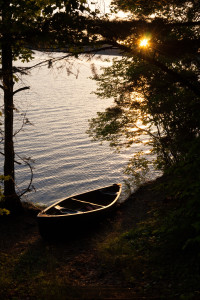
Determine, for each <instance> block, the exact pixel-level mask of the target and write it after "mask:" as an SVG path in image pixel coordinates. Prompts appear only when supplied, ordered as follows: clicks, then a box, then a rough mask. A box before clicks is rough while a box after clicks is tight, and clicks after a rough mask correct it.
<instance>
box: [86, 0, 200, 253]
mask: <svg viewBox="0 0 200 300" xmlns="http://www.w3.org/2000/svg"><path fill="white" fill-rule="evenodd" d="M113 5H114V7H115V9H122V10H123V11H125V12H129V13H130V15H129V18H130V19H131V20H132V22H133V24H136V23H135V21H134V20H135V19H138V20H139V21H141V23H140V26H139V23H138V27H136V25H133V30H132V31H131V30H130V31H129V32H127V34H124V35H123V38H121V40H120V39H119V38H118V39H117V40H116V44H117V45H118V47H119V48H120V49H121V50H123V51H124V55H123V56H122V57H121V58H120V59H115V60H113V63H112V65H111V66H110V67H107V68H104V69H103V73H102V74H101V75H97V74H95V76H94V79H95V80H96V81H97V84H98V89H97V91H96V94H97V95H98V96H99V97H100V98H110V97H112V98H113V99H114V104H113V106H112V107H110V108H107V109H106V111H105V112H101V113H98V115H97V117H96V118H93V119H92V120H91V121H90V128H89V133H90V135H91V136H93V138H94V139H99V140H101V141H103V140H107V141H109V142H110V145H111V146H117V147H123V146H131V145H134V144H135V143H141V145H142V143H143V144H145V145H147V147H148V150H149V151H150V153H151V154H152V157H151V159H150V156H149V159H148V160H145V157H143V159H142V157H141V155H135V157H134V159H133V167H132V169H131V166H130V165H129V166H128V169H127V171H128V174H129V175H130V174H131V175H133V180H135V182H137V181H138V178H139V176H140V174H139V175H138V174H137V170H139V171H140V172H141V169H142V168H143V170H144V172H145V173H146V172H147V171H148V168H149V169H150V167H151V165H152V164H154V166H155V168H157V169H159V170H161V171H162V172H163V173H164V174H165V175H167V176H168V177H169V180H168V183H167V184H165V185H163V186H162V188H163V189H165V190H167V193H168V194H169V195H170V197H171V198H172V199H173V200H174V201H175V202H177V203H180V207H177V208H176V210H175V211H173V212H171V213H169V217H168V222H166V223H163V232H165V233H167V232H170V234H171V236H173V237H175V236H176V237H177V240H178V241H180V243H181V244H182V247H183V248H184V247H186V248H187V247H189V246H191V245H196V244H197V245H199V242H200V215H199V208H200V207H199V206H200V201H199V199H200V198H199V195H200V160H199V149H200V138H199V137H200V82H199V78H200V68H199V47H200V39H199V38H200V36H199V25H200V23H199V18H198V12H199V1H189V2H188V1H184V0H183V1H182V0H181V1H180V0H177V1H176V0H175V1H168V2H167V1H165V0H163V1H156V0H155V1H146V2H145V3H144V1H132V0H127V1H121V0H117V1H113ZM142 20H145V21H146V23H145V22H143V23H142ZM139 21H138V22H139ZM134 26H135V27H134ZM125 29H126V28H125ZM117 36H119V35H118V34H117ZM121 36H122V35H121ZM142 38H145V39H146V41H147V44H146V46H143V47H141V46H140V42H141V39H142ZM133 149H134V148H133ZM144 153H145V151H144ZM137 158H138V161H137ZM145 173H144V174H145ZM145 176H146V174H145ZM132 182H133V181H132ZM179 201H180V202H179ZM177 220H178V222H177ZM184 233H186V234H185V238H183V239H182V238H181V237H182V236H183V235H184ZM174 241H175V239H174Z"/></svg>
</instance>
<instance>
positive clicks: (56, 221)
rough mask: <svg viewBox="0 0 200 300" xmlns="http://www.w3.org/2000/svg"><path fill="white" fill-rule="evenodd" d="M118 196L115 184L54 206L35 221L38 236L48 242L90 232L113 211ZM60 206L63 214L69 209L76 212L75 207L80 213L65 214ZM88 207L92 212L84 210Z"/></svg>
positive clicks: (119, 190)
mask: <svg viewBox="0 0 200 300" xmlns="http://www.w3.org/2000/svg"><path fill="white" fill-rule="evenodd" d="M120 193H121V185H120V184H114V185H112V186H109V187H105V188H101V189H98V190H94V191H90V192H87V193H83V194H79V195H75V196H71V197H69V198H66V199H64V200H61V201H58V202H56V203H55V204H53V205H51V206H50V207H48V208H46V209H45V210H43V211H42V212H40V213H39V214H38V216H37V221H38V226H39V231H40V234H41V235H42V237H44V238H48V239H49V238H60V237H62V238H68V237H69V236H74V235H76V234H78V233H82V232H84V231H87V230H89V229H90V228H91V229H92V228H93V227H94V225H98V224H99V222H100V221H101V220H102V219H103V218H105V217H107V216H108V215H109V214H110V213H111V212H112V211H113V209H114V208H115V206H116V203H117V200H118V198H119V196H120ZM86 200H87V201H86ZM62 206H64V209H65V211H66V210H68V209H70V210H71V209H72V208H73V210H74V211H75V208H74V207H75V206H76V209H77V207H78V208H79V209H80V207H81V212H78V213H77V212H76V213H73V212H72V213H71V212H70V213H69V212H68V213H65V211H64V212H63V210H62V209H63V207H62ZM88 206H90V207H91V206H92V207H93V209H91V210H86V208H87V209H88ZM57 207H59V208H60V212H57V211H55V208H56V209H57Z"/></svg>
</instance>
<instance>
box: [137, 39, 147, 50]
mask: <svg viewBox="0 0 200 300" xmlns="http://www.w3.org/2000/svg"><path fill="white" fill-rule="evenodd" d="M139 46H140V47H142V48H147V47H148V46H149V39H147V38H142V39H141V40H140V41H139Z"/></svg>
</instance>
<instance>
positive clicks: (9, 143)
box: [2, 34, 22, 212]
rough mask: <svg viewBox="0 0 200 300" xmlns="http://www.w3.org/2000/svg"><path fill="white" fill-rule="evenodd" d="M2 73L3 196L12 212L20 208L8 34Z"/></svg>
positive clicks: (10, 52) (6, 35)
mask: <svg viewBox="0 0 200 300" xmlns="http://www.w3.org/2000/svg"><path fill="white" fill-rule="evenodd" d="M2 73H3V74H2V75H3V87H4V155H5V160H4V176H5V181H4V196H5V204H6V207H7V208H8V209H9V210H11V211H12V212H17V211H19V210H21V207H22V205H21V202H20V198H19V197H18V196H17V193H16V191H15V167H14V156H15V154H14V143H13V111H14V103H13V84H14V83H13V68H12V46H11V37H10V35H9V34H4V36H3V43H2Z"/></svg>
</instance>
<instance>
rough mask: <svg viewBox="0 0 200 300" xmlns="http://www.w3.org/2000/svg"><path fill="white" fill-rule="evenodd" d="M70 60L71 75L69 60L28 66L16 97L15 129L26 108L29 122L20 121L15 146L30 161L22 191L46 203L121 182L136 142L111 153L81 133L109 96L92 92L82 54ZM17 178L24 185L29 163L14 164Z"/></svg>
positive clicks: (97, 62)
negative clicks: (30, 182) (29, 187)
mask: <svg viewBox="0 0 200 300" xmlns="http://www.w3.org/2000/svg"><path fill="white" fill-rule="evenodd" d="M60 55H62V54H54V56H60ZM108 57H110V58H112V57H111V56H105V55H104V56H103V58H104V59H105V58H108ZM35 58H36V60H34V61H32V62H31V64H33V63H35V62H39V61H41V60H43V59H45V58H47V54H41V53H39V52H36V54H35ZM92 62H94V63H95V65H96V67H97V69H99V68H100V66H102V65H106V64H108V62H103V61H102V60H98V59H97V58H96V57H94V58H93V60H92ZM70 63H71V64H73V69H72V71H73V72H74V75H73V74H71V75H70V76H69V74H68V71H67V67H68V64H67V63H66V64H64V63H63V62H62V64H60V63H59V64H57V66H56V67H54V68H53V69H52V68H51V69H49V68H47V67H40V68H35V69H33V70H32V71H31V72H30V74H29V75H28V76H24V77H23V78H22V80H23V84H24V85H27V86H30V90H27V91H23V92H21V93H18V94H16V97H15V105H16V108H17V109H18V110H19V112H18V113H16V119H15V129H16V130H17V129H18V128H20V124H21V117H20V116H21V113H22V112H26V117H28V119H29V121H30V122H31V123H32V124H33V125H27V126H25V127H24V129H23V130H22V131H20V132H19V133H18V134H17V136H16V138H15V150H16V153H17V154H18V155H20V156H26V157H31V158H32V159H33V160H34V164H33V167H34V170H33V171H34V178H33V185H34V187H35V191H32V192H31V193H29V194H28V196H27V197H28V200H30V201H33V202H34V203H40V204H51V203H53V202H54V201H56V200H59V199H62V198H64V197H67V196H69V195H71V194H76V193H80V192H84V191H87V190H90V189H95V188H97V187H102V186H105V185H110V184H112V183H117V182H121V183H123V180H124V179H125V177H124V175H123V168H124V166H125V165H126V163H127V161H128V159H129V157H130V153H132V152H134V151H136V150H138V147H139V146H138V145H136V146H135V147H132V149H131V150H130V149H129V150H124V151H123V152H122V153H114V151H113V150H112V149H110V147H109V146H108V144H106V143H105V144H103V145H101V144H100V143H98V142H92V141H91V138H90V137H89V136H88V135H87V134H86V130H87V129H88V119H90V118H92V117H95V116H96V112H97V111H103V110H104V109H105V108H106V107H108V106H109V105H111V104H112V100H100V99H98V98H97V96H96V95H94V94H91V92H92V91H94V90H95V89H96V83H95V81H93V80H91V79H89V76H91V67H90V65H91V62H90V61H88V59H87V58H83V57H82V59H81V60H75V59H72V58H71V59H70ZM61 67H62V68H61ZM77 70H78V71H77ZM77 73H78V77H77V76H76V75H77ZM20 85H21V84H20ZM16 160H18V158H17V157H16ZM16 178H17V185H18V187H19V189H21V188H24V187H26V186H27V184H28V180H29V170H28V168H27V167H20V166H18V165H17V170H16Z"/></svg>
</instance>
